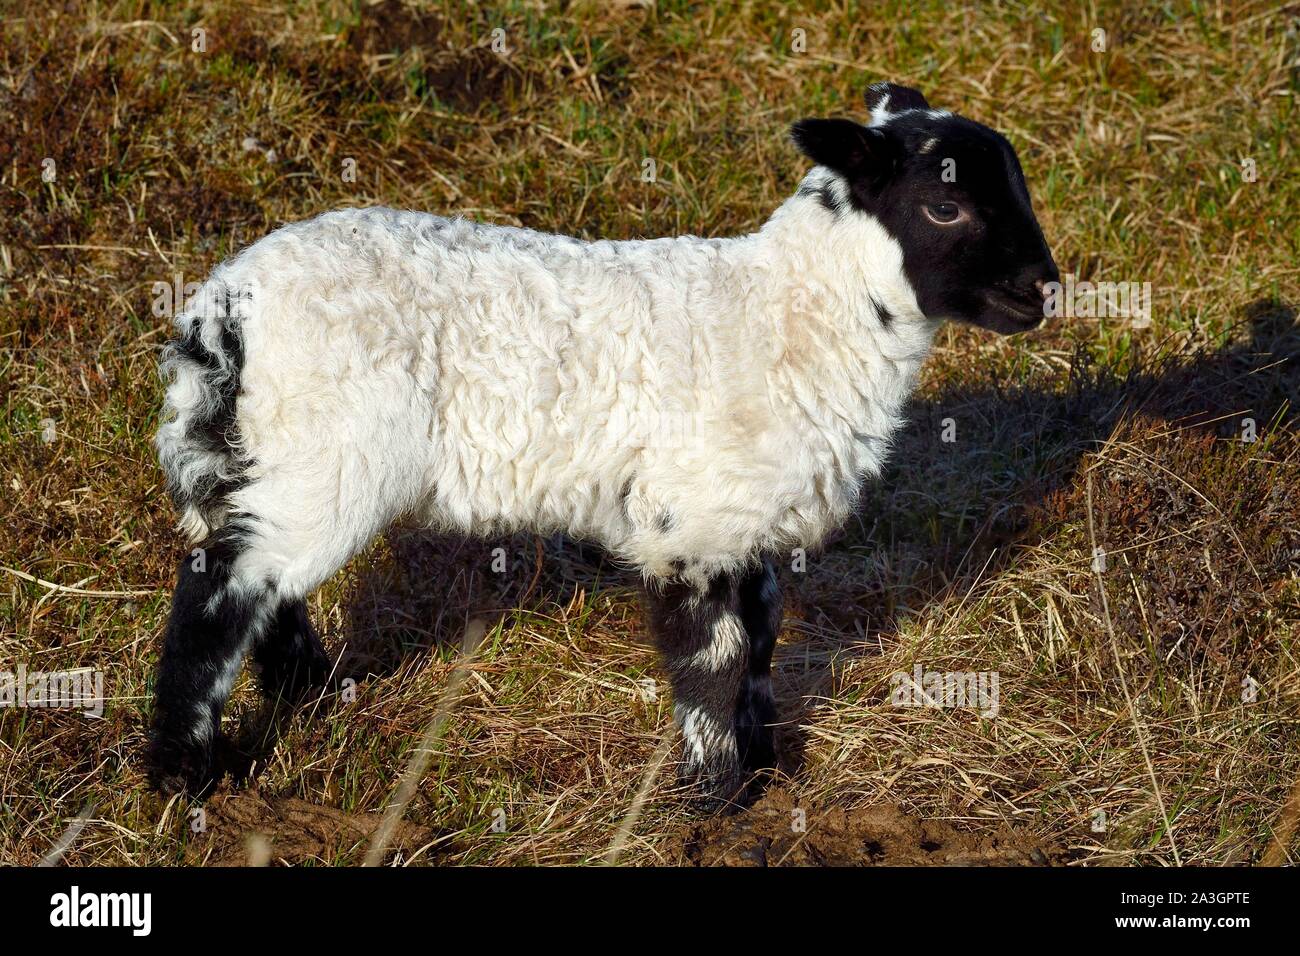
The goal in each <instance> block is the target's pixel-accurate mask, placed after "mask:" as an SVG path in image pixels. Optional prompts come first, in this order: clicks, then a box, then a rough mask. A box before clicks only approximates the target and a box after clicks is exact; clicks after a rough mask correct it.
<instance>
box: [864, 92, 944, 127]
mask: <svg viewBox="0 0 1300 956" xmlns="http://www.w3.org/2000/svg"><path fill="white" fill-rule="evenodd" d="M863 99H864V100H866V104H867V109H869V110H870V111H871V120H872V122H874V123H879V122H880V121H881V120H882V119H883V118H884V117H886V116H888V115H889V114H891V113H901V112H903V110H928V109H929V108H930V104H929V103H927V102H926V100H925V97H924V96H923V95H922V94H921V91H920V90H914V89H912V88H911V87H910V86H899V85H898V84H897V83H873V84H871V85H870V86H868V87H867V92H866V93H865V94H864V96H863Z"/></svg>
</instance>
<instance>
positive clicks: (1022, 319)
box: [984, 292, 1046, 328]
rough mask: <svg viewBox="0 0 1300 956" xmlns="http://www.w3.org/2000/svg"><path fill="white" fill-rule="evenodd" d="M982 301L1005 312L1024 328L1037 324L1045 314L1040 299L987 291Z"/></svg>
mask: <svg viewBox="0 0 1300 956" xmlns="http://www.w3.org/2000/svg"><path fill="white" fill-rule="evenodd" d="M984 301H985V302H987V303H988V304H989V305H991V306H993V307H994V308H995V309H997V310H998V311H999V312H1005V313H1006V314H1007V315H1009V316H1011V318H1012V319H1013V320H1015V322H1016V323H1017V324H1019V325H1023V326H1024V327H1025V328H1029V327H1031V326H1034V325H1037V324H1038V323H1039V322H1042V321H1043V319H1044V318H1046V316H1044V314H1043V303H1042V301H1041V300H1040V301H1037V302H1031V301H1029V300H1026V299H1018V298H1013V297H1012V296H1009V295H1006V294H1004V293H1000V292H989V293H986V294H985V296H984Z"/></svg>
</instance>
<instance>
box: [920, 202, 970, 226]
mask: <svg viewBox="0 0 1300 956" xmlns="http://www.w3.org/2000/svg"><path fill="white" fill-rule="evenodd" d="M922 208H923V209H924V210H925V215H926V217H927V218H928V219H929V220H930V221H931V222H934V223H938V224H939V225H941V226H951V225H952V224H953V223H954V222H956V221H957V220H959V219H961V218H962V212H961V207H960V206H958V205H957V204H956V203H955V202H941V203H937V204H936V205H933V206H923V207H922Z"/></svg>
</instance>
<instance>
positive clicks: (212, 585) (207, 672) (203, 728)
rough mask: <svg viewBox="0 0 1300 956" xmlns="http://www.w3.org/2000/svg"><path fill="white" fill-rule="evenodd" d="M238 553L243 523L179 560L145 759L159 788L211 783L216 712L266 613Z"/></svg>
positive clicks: (262, 594)
mask: <svg viewBox="0 0 1300 956" xmlns="http://www.w3.org/2000/svg"><path fill="white" fill-rule="evenodd" d="M243 552H244V541H243V536H242V534H241V532H240V530H239V529H238V528H237V527H233V526H227V527H226V528H223V529H221V530H220V531H218V532H216V533H215V534H213V535H212V536H211V537H210V538H208V539H207V540H206V541H204V542H203V543H202V544H201V545H200V546H199V547H198V548H197V549H196V550H195V552H193V553H191V554H189V555H187V556H186V557H185V558H184V559H183V560H182V561H181V564H180V571H179V573H178V575H177V581H176V591H175V593H174V594H173V596H172V611H171V617H170V618H169V619H168V621H167V633H166V636H165V637H164V640H163V652H162V662H161V663H160V664H159V667H158V678H157V681H156V684H155V686H154V712H153V733H152V738H151V740H150V746H149V756H148V763H149V775H150V777H151V779H152V781H153V783H154V786H155V787H157V788H158V789H160V790H163V791H166V792H175V791H180V790H184V791H188V792H190V793H193V794H196V795H199V794H202V793H203V792H205V791H206V790H207V789H208V787H209V786H210V784H211V783H212V775H213V747H214V745H215V743H216V739H217V736H218V732H219V730H220V726H221V711H222V709H223V708H224V706H225V703H226V698H227V697H228V696H229V695H230V689H231V686H232V685H233V684H234V681H235V677H236V676H237V675H238V674H239V667H240V664H241V663H242V661H243V657H244V652H245V651H246V650H247V648H248V646H249V644H250V643H251V641H252V638H253V637H254V636H255V634H256V632H257V631H258V630H259V629H260V627H262V626H263V625H264V624H265V623H266V619H267V618H268V617H269V611H268V608H267V603H268V589H267V587H266V585H264V584H258V585H255V586H250V585H249V584H248V583H247V582H241V581H238V580H237V579H236V578H235V576H234V566H235V562H236V561H237V560H238V558H239V556H240V555H241V554H242V553H243Z"/></svg>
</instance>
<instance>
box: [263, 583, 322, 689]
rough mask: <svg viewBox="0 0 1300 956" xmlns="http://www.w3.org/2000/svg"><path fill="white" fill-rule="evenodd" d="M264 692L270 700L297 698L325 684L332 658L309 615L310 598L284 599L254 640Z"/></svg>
mask: <svg viewBox="0 0 1300 956" xmlns="http://www.w3.org/2000/svg"><path fill="white" fill-rule="evenodd" d="M252 657H253V664H254V666H255V667H256V668H257V673H258V678H259V682H260V683H261V685H262V693H263V694H265V695H266V697H267V699H268V700H271V701H282V700H283V701H294V700H297V699H298V698H300V697H301V696H302V695H303V694H304V693H306V692H308V691H312V690H317V689H319V688H321V687H324V686H325V683H326V681H327V680H328V679H329V675H330V659H329V657H328V656H326V654H325V648H324V647H323V646H321V642H320V637H319V636H317V634H316V629H315V628H313V627H312V626H311V621H309V620H308V619H307V602H305V601H302V600H298V601H285V602H283V603H282V604H281V605H280V607H279V609H278V610H277V611H276V613H275V617H274V618H272V619H271V621H270V622H269V623H268V624H267V626H266V628H265V630H263V631H262V633H261V634H260V635H259V636H258V638H257V641H256V642H255V643H254V644H253V655H252Z"/></svg>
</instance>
